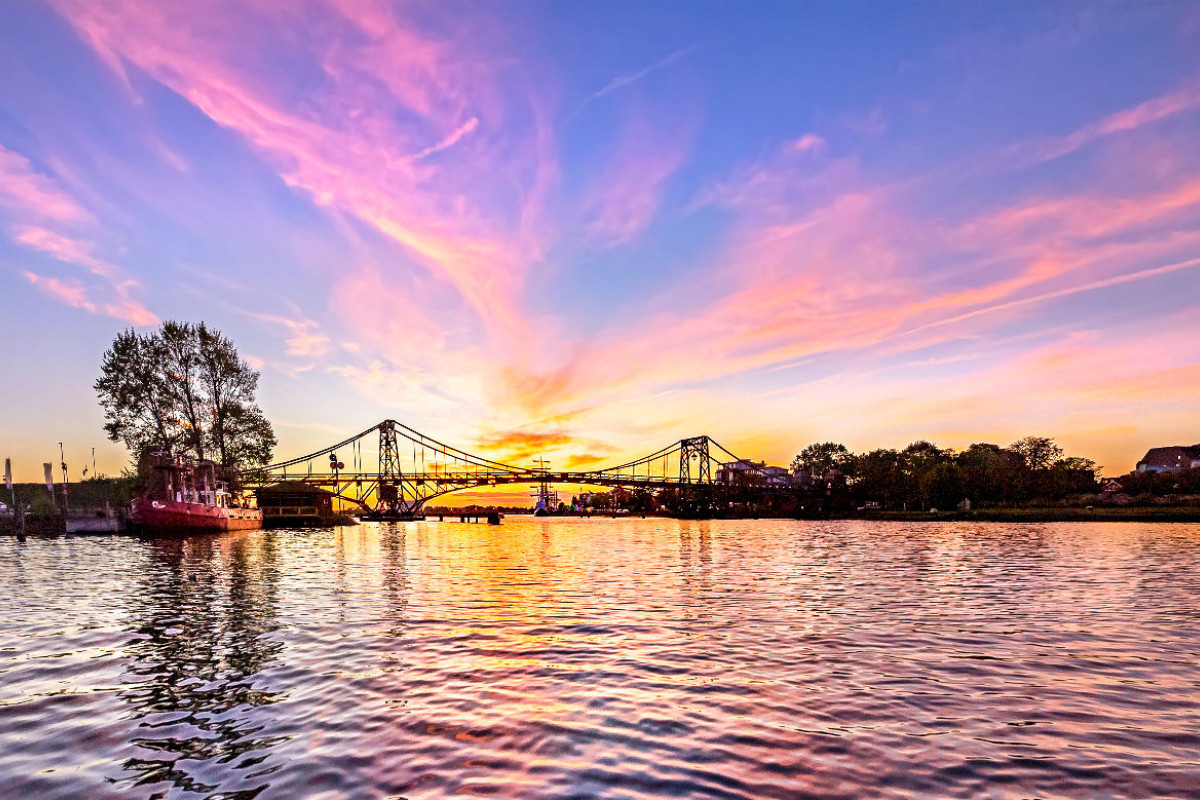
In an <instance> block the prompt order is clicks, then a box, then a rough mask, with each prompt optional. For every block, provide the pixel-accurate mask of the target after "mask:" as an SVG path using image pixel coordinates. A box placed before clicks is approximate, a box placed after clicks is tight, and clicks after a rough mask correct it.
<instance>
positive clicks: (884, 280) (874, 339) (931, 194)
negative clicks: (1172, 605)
mask: <svg viewBox="0 0 1200 800" xmlns="http://www.w3.org/2000/svg"><path fill="white" fill-rule="evenodd" d="M165 319H182V320H192V321H199V320H204V321H206V322H208V323H209V324H211V325H214V326H215V327H217V328H219V329H221V330H222V331H224V332H225V333H226V334H228V335H229V336H231V337H232V338H233V339H234V341H235V342H236V343H237V344H238V346H239V348H240V349H241V351H242V353H243V354H244V355H245V356H246V357H247V358H249V359H250V360H251V362H252V363H253V364H255V365H256V366H259V367H260V368H261V370H262V384H261V391H260V400H261V404H262V406H263V409H264V411H265V412H266V413H267V415H268V416H269V417H270V418H271V419H272V421H273V422H274V423H275V426H276V432H277V434H278V436H279V439H280V445H279V448H278V450H277V455H278V456H279V457H281V458H282V457H288V456H292V455H299V454H301V453H304V452H307V451H310V450H314V449H317V448H319V447H321V446H323V445H325V444H328V443H331V442H335V441H337V440H339V439H342V438H344V437H345V436H346V435H348V434H350V433H353V432H355V431H358V430H362V429H364V428H366V427H369V426H370V425H372V424H374V423H375V422H377V421H379V420H381V419H384V418H387V417H391V418H395V419H398V420H400V421H402V422H404V423H406V424H408V425H411V426H412V427H414V428H416V429H418V430H420V431H423V432H425V433H427V434H430V435H432V436H434V437H437V438H439V439H442V440H443V441H447V442H449V443H451V444H455V445H458V446H460V447H462V448H464V449H466V450H470V451H473V452H478V453H480V454H483V455H487V456H489V457H491V458H497V459H501V460H511V461H513V462H516V463H521V464H527V463H529V461H530V460H532V459H533V458H535V457H536V456H537V455H538V454H540V453H545V454H547V457H548V458H550V460H551V461H552V463H553V465H554V466H555V468H578V467H581V466H598V465H602V464H605V463H616V462H618V461H620V460H624V459H625V458H626V457H630V456H636V455H641V454H643V453H648V452H650V451H653V450H657V449H658V448H659V447H661V446H664V445H666V444H668V443H670V442H672V441H674V440H677V439H679V438H680V437H681V436H690V435H698V434H702V433H707V434H709V435H711V436H713V437H714V438H716V439H718V440H719V441H720V442H721V443H722V444H724V445H726V446H728V447H729V448H730V449H731V450H734V451H735V452H737V453H738V454H739V455H744V456H748V457H754V458H763V459H766V460H768V461H770V462H775V463H786V462H787V461H789V460H790V459H791V457H792V456H793V455H794V454H795V453H796V452H797V451H798V450H799V449H800V448H802V447H803V446H804V445H806V444H808V443H810V442H813V441H825V440H833V441H839V442H843V443H845V444H846V445H847V446H848V447H850V448H851V449H852V450H855V451H863V450H868V449H873V448H876V447H903V446H905V445H906V444H908V443H909V442H911V441H913V440H915V439H930V440H932V441H935V442H936V443H938V444H940V445H942V446H944V447H959V448H961V447H965V446H966V445H968V444H970V443H971V442H977V441H988V442H995V443H998V444H1002V445H1005V444H1008V443H1010V442H1012V441H1013V440H1015V439H1017V438H1019V437H1021V436H1025V435H1028V434H1036V435H1045V436H1053V437H1055V438H1056V439H1057V440H1058V441H1059V443H1060V444H1061V445H1062V446H1063V447H1064V448H1065V449H1066V450H1067V452H1068V453H1069V454H1071V455H1079V456H1085V457H1090V458H1093V459H1095V460H1096V461H1097V462H1099V463H1100V464H1101V465H1103V467H1104V472H1105V473H1107V474H1117V473H1120V472H1123V471H1126V470H1128V469H1130V468H1132V467H1133V465H1134V463H1135V462H1136V461H1137V460H1138V458H1140V457H1141V456H1142V454H1143V453H1144V452H1145V451H1146V449H1147V448H1148V447H1152V446H1159V445H1170V444H1193V443H1195V442H1200V4H1195V3H1138V4H1131V5H1122V4H1117V3H1103V4H1084V3H1068V4H1062V5H1054V4H1035V3H994V4H982V3H969V4H964V3H952V4H945V5H943V4H935V3H911V4H901V3H877V4H875V3H838V4H828V5H824V4H808V3H780V4H763V3H745V2H738V3H718V2H706V3H690V4H688V3H678V2H669V3H635V2H622V3H598V2H596V3H592V2H559V3H550V2H540V3H526V2H521V3H518V2H487V3H478V4H468V3H458V2H449V3H431V4H421V3H417V4H389V3H374V2H367V1H366V0H331V1H330V2H267V1H266V0H257V1H256V2H246V3H237V4H235V3H221V2H202V3H182V2H174V3H149V2H140V3H129V2H115V1H110V0H106V1H105V2H93V1H92V0H82V1H81V2H69V1H68V2H50V3H44V4H43V3H35V2H8V3H0V331H2V333H3V336H4V340H5V343H6V346H5V348H4V351H5V354H6V357H5V358H4V366H3V378H2V379H0V386H2V387H3V390H2V392H0V398H2V399H0V458H2V457H4V456H11V457H12V458H13V460H14V464H15V467H16V473H17V477H18V479H22V480H35V479H37V478H38V477H39V476H40V472H41V463H42V462H43V461H55V462H57V461H58V445H57V443H58V442H59V441H63V442H65V444H66V451H67V461H68V462H70V463H71V465H72V478H73V479H74V478H77V477H78V468H79V467H81V466H82V465H83V463H84V462H85V461H90V457H91V456H90V453H91V448H92V447H95V448H96V451H97V461H98V466H99V467H100V470H101V471H106V472H109V473H115V472H117V471H119V470H120V468H121V467H122V466H123V465H124V464H125V463H126V462H127V456H126V453H125V451H124V449H123V448H122V447H121V446H120V445H117V444H113V443H110V442H108V441H107V440H106V439H105V438H104V435H103V432H102V430H101V424H102V417H101V413H100V409H99V406H98V405H97V401H96V398H95V393H94V392H93V390H92V388H91V384H92V382H93V381H94V380H95V378H96V376H97V373H98V369H99V362H100V356H101V353H102V352H103V351H104V349H105V348H106V347H107V346H108V344H109V343H110V342H111V340H112V338H113V336H114V335H115V334H116V333H118V332H119V331H120V330H122V329H123V328H125V327H127V326H153V325H156V324H157V323H158V322H160V321H161V320H165Z"/></svg>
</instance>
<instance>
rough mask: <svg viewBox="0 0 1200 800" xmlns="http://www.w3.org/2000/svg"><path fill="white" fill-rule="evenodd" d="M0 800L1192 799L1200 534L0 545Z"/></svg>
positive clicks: (812, 530)
mask: <svg viewBox="0 0 1200 800" xmlns="http://www.w3.org/2000/svg"><path fill="white" fill-rule="evenodd" d="M0 586H2V587H3V589H4V601H5V602H4V613H3V615H0V795H3V796H4V797H63V798H68V797H69V798H100V797H135V798H151V797H170V798H185V797H186V798H191V797H223V798H251V797H259V798H286V799H287V800H295V798H299V797H330V798H333V797H354V798H369V797H405V798H419V797H441V796H445V795H451V794H459V795H484V796H494V797H496V796H498V797H536V798H540V797H610V798H618V797H620V798H650V797H672V798H679V797H696V798H701V797H703V798H736V797H767V798H798V797H911V796H913V795H925V796H956V797H1032V796H1037V797H1079V798H1084V797H1089V798H1090V797H1196V796H1198V794H1200V526H1198V525H1154V526H1151V525H1139V524H1107V525H1079V524H1054V525H1023V526H1002V525H971V524H930V525H920V524H878V523H875V524H864V523H807V522H804V523H801V522H791V521H744V522H743V521H730V522H677V521H673V520H626V521H614V520H554V521H542V520H533V519H530V518H525V519H521V518H509V519H508V520H506V521H505V524H504V525H503V526H502V527H500V528H489V527H487V526H483V525H460V524H457V523H453V524H452V523H445V524H439V523H436V522H434V523H410V524H401V525H382V526H378V525H362V526H359V527H352V528H340V529H335V530H321V531H277V532H270V533H263V532H254V533H242V534H231V535H227V536H210V537H194V538H189V539H177V540H169V541H167V540H160V541H149V540H147V541H139V540H135V539H125V538H117V537H111V538H73V539H67V538H52V539H31V540H29V541H28V542H25V543H24V544H20V543H18V542H17V541H16V540H15V539H0Z"/></svg>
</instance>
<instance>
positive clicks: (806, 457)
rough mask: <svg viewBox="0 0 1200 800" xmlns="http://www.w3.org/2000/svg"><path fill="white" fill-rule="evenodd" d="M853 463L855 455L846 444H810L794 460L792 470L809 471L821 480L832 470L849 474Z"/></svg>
mask: <svg viewBox="0 0 1200 800" xmlns="http://www.w3.org/2000/svg"><path fill="white" fill-rule="evenodd" d="M853 462H854V455H853V453H851V452H850V451H849V450H847V449H846V446H845V445H844V444H838V443H836V442H818V443H813V444H810V445H809V446H808V447H806V448H804V449H803V450H801V451H800V454H799V455H797V456H796V457H795V458H794V459H792V469H793V470H797V469H807V470H809V472H811V473H812V476H813V477H814V478H820V477H821V476H823V475H824V474H825V473H826V472H828V471H829V470H831V469H838V470H840V471H842V472H844V473H849V472H850V471H851V470H852V465H853Z"/></svg>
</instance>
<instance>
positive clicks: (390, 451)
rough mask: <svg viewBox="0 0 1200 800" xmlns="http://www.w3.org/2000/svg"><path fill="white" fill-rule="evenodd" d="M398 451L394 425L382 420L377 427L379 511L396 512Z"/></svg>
mask: <svg viewBox="0 0 1200 800" xmlns="http://www.w3.org/2000/svg"><path fill="white" fill-rule="evenodd" d="M402 479H403V475H402V474H401V472H400V450H399V448H398V447H397V446H396V423H395V421H394V420H390V419H389V420H384V421H383V422H382V423H380V425H379V505H380V510H381V511H383V510H387V511H396V510H397V508H398V506H399V501H400V496H399V493H400V486H401V480H402Z"/></svg>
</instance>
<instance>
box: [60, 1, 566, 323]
mask: <svg viewBox="0 0 1200 800" xmlns="http://www.w3.org/2000/svg"><path fill="white" fill-rule="evenodd" d="M59 7H60V8H61V10H62V12H63V14H64V16H66V17H67V19H68V20H69V21H70V22H71V23H72V24H73V25H74V26H75V27H76V28H77V29H78V30H79V31H80V33H81V35H82V37H83V38H84V39H85V41H87V42H88V43H89V44H91V45H92V47H93V48H95V49H96V50H97V52H99V53H101V54H110V55H115V56H119V58H120V59H125V60H127V61H129V62H131V63H134V64H136V65H137V66H138V67H140V68H141V69H143V70H145V71H146V72H148V73H149V74H150V75H152V76H153V77H154V78H156V79H157V80H159V81H160V82H162V83H164V84H165V85H167V86H169V87H171V88H172V89H174V90H175V91H177V92H178V93H179V94H181V95H182V96H184V97H185V98H187V99H188V100H189V101H191V102H192V103H193V104H194V105H195V106H196V107H197V108H199V109H200V110H201V111H202V112H203V113H205V114H206V115H208V116H209V117H210V118H212V119H213V120H214V121H215V122H217V123H218V124H220V125H222V126H224V127H227V128H230V129H232V130H235V131H237V132H239V133H241V134H242V135H243V136H244V137H245V138H246V139H247V140H248V141H249V142H250V143H251V144H252V145H253V146H254V147H255V148H256V149H257V150H258V151H259V152H260V153H262V155H263V156H264V158H265V159H266V160H267V161H269V162H270V163H271V164H272V165H274V167H275V168H276V169H277V170H278V171H279V173H280V175H281V176H282V177H283V179H284V180H285V181H287V183H288V184H289V185H291V186H292V187H294V188H295V189H296V190H298V191H301V192H304V193H306V194H308V195H310V196H311V197H312V199H313V200H314V202H316V203H318V204H320V205H326V206H331V207H334V208H337V209H340V210H345V211H348V212H350V213H352V214H354V215H356V216H357V217H359V218H361V219H362V220H364V221H366V222H368V223H369V224H370V225H372V226H374V227H375V228H377V229H378V230H379V231H381V232H382V233H384V234H385V235H386V236H388V237H390V238H391V239H393V240H395V241H396V242H397V243H398V244H400V245H401V246H403V247H404V248H407V249H408V250H409V251H410V252H411V253H412V254H413V255H415V256H416V257H417V258H418V259H419V260H420V262H421V263H422V264H424V265H425V266H426V267H428V268H429V269H431V270H433V271H434V272H435V273H436V274H438V275H440V276H441V277H442V278H444V279H445V280H448V281H449V282H451V283H452V284H453V285H454V286H455V287H456V288H457V289H458V291H459V292H460V293H461V294H462V295H463V297H464V298H466V299H467V301H468V302H469V303H470V304H471V306H472V307H473V308H474V309H475V311H476V313H478V314H479V315H480V316H481V318H483V319H484V320H485V322H486V323H487V324H489V325H490V326H493V327H494V328H495V329H497V330H500V331H503V330H508V329H509V328H510V327H511V326H518V325H519V318H520V315H519V313H517V311H516V310H515V305H516V303H517V300H518V296H519V294H520V292H521V287H522V284H523V275H524V272H525V270H526V268H527V265H528V263H529V260H530V256H531V247H532V243H531V242H530V241H529V238H528V237H529V236H530V235H531V232H533V231H535V230H536V229H537V225H536V221H534V220H528V219H522V220H520V222H521V224H520V225H519V226H518V225H517V221H516V220H514V219H513V214H512V209H513V207H514V203H513V202H512V201H513V199H514V197H513V191H514V187H515V188H516V191H517V192H523V193H525V198H527V199H531V200H534V203H533V204H532V205H529V204H526V203H525V202H522V201H521V200H522V199H521V198H518V200H519V201H518V203H516V204H515V206H516V207H517V208H520V209H522V215H523V216H524V214H525V212H526V210H528V209H533V208H536V207H537V205H536V200H535V199H536V198H537V196H538V192H539V191H540V188H539V182H540V181H541V180H542V179H543V177H544V176H545V175H546V174H547V173H546V171H545V170H544V169H542V167H541V162H542V161H543V160H544V159H545V158H546V157H547V153H546V152H545V149H544V146H543V139H542V137H541V136H540V135H532V136H527V137H525V138H520V137H519V136H518V138H512V137H511V136H510V137H509V138H507V139H503V138H500V137H488V138H483V137H477V136H473V137H471V146H470V147H466V146H465V140H466V137H467V136H468V135H469V134H471V133H473V132H475V131H477V130H478V128H479V126H480V125H481V124H482V123H481V122H480V120H494V121H496V122H497V123H500V122H502V121H512V120H513V118H514V116H517V115H518V114H523V115H526V116H527V117H528V115H529V111H528V109H530V108H533V109H535V111H534V115H535V116H536V114H537V111H536V108H537V104H536V102H532V103H530V102H527V101H528V98H527V97H525V96H523V95H522V94H521V92H523V91H526V87H523V86H521V85H519V81H515V80H513V76H512V75H502V74H501V72H502V71H501V70H497V69H496V65H495V64H493V63H489V62H490V60H491V57H490V56H489V55H488V54H487V53H484V52H478V51H474V52H472V51H469V49H467V47H468V45H462V44H461V43H459V42H454V41H449V40H438V39H435V38H433V37H431V36H428V35H425V34H423V33H422V32H421V31H419V30H418V28H417V27H416V26H415V25H414V24H413V23H412V22H411V21H410V20H407V19H404V18H403V16H404V12H405V9H402V8H400V7H395V6H388V5H384V4H372V3H357V2H354V3H350V2H337V3H330V4H318V5H316V6H313V7H312V8H311V9H309V11H306V12H305V15H303V16H302V15H300V13H299V10H298V8H297V7H293V6H288V5H282V6H280V5H274V6H272V5H264V6H252V7H246V8H243V9H242V10H241V11H239V12H238V13H232V12H231V13H228V14H222V15H212V14H208V13H205V12H203V11H202V10H200V9H197V8H196V7H192V6H186V5H178V4H158V5H154V6H152V7H146V6H144V5H142V4H140V3H111V4H107V3H106V4H103V5H96V4H93V3H76V2H71V1H70V0H65V1H64V2H62V3H60V4H59ZM313 26H316V27H315V29H316V30H319V31H320V33H321V36H319V37H310V36H308V35H306V34H305V33H304V31H305V30H307V29H308V28H311V27H313ZM284 32H290V33H288V36H291V35H293V34H294V36H293V38H287V36H284V35H283V34H284ZM283 46H287V47H289V48H293V49H294V48H299V51H301V52H304V51H307V53H306V54H307V55H309V56H310V57H311V58H313V59H314V60H316V61H318V62H319V63H320V64H321V66H322V68H323V74H322V76H321V80H319V81H317V82H316V83H315V85H314V86H313V88H312V90H311V91H309V92H307V93H306V94H305V96H304V97H303V98H297V97H293V96H290V95H289V94H288V92H287V91H286V90H285V89H284V87H285V86H286V85H287V84H288V82H289V80H290V78H291V77H292V76H289V75H279V74H276V73H275V69H276V66H275V64H274V62H272V61H271V60H270V59H269V54H270V53H271V52H273V50H274V49H275V48H277V47H283ZM110 63H111V64H114V65H116V64H117V63H119V62H118V61H117V60H115V59H114V60H110ZM526 122H527V124H526V127H524V128H521V127H520V126H517V127H518V130H522V131H525V132H529V127H531V126H532V127H536V125H537V122H536V120H533V121H529V120H528V119H527V120H526ZM511 127H512V126H510V128H511ZM451 147H454V149H455V158H454V159H430V158H428V156H430V155H432V154H434V153H440V152H444V151H446V150H447V149H448V148H451ZM434 162H436V164H435V163H434ZM512 181H515V183H513V182H512ZM514 231H519V233H517V234H514Z"/></svg>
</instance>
